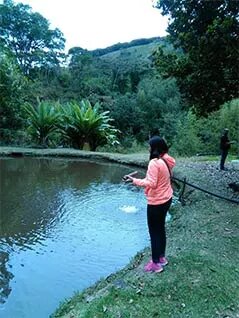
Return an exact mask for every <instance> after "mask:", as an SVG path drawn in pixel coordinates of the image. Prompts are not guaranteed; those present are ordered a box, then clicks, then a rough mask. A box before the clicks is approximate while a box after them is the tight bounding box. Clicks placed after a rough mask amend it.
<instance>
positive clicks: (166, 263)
mask: <svg viewBox="0 0 239 318" xmlns="http://www.w3.org/2000/svg"><path fill="white" fill-rule="evenodd" d="M159 264H160V265H161V266H166V265H168V260H167V258H166V257H164V256H162V257H160V258H159Z"/></svg>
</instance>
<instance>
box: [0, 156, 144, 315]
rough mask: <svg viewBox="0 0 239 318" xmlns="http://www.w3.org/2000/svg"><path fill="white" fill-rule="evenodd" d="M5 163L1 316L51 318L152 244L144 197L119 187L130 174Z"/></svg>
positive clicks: (84, 166)
mask: <svg viewBox="0 0 239 318" xmlns="http://www.w3.org/2000/svg"><path fill="white" fill-rule="evenodd" d="M0 164H1V213H0V317H4V318H33V317H34V318H45V317H48V316H49V315H50V314H51V313H52V312H54V310H55V309H56V308H57V307H58V305H59V302H61V301H63V300H64V299H66V298H69V297H71V296H72V295H73V293H74V292H75V291H77V290H79V291H80V290H82V289H84V288H86V287H89V286H90V285H92V284H94V283H95V282H96V281H97V280H98V279H100V278H103V277H106V276H108V275H109V274H110V273H112V272H115V271H117V270H119V269H121V268H123V267H124V266H125V265H126V264H127V263H128V262H129V261H130V259H131V258H132V257H133V256H134V255H135V254H136V253H137V252H138V251H140V250H141V249H142V248H144V247H145V246H147V245H149V238H148V232H147V225H146V215H145V213H146V208H145V207H146V200H145V198H144V194H143V191H142V190H139V189H138V188H135V187H132V186H131V185H125V184H123V183H122V182H121V177H122V176H123V175H124V174H126V173H129V172H131V171H132V169H130V168H129V167H126V166H123V165H119V164H110V163H99V162H89V161H85V160H69V159H36V158H3V159H0ZM142 175H143V174H142ZM130 207H133V209H131V208H130ZM128 208H129V209H128Z"/></svg>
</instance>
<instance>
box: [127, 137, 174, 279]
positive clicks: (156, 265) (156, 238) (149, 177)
mask: <svg viewBox="0 0 239 318" xmlns="http://www.w3.org/2000/svg"><path fill="white" fill-rule="evenodd" d="M149 145H150V157H149V159H150V161H149V165H148V169H147V173H146V177H145V178H144V179H138V178H135V177H134V176H133V175H131V174H128V175H126V176H124V178H123V180H125V181H126V182H132V183H133V184H134V185H136V186H140V187H144V188H145V195H146V198H147V203H148V204H147V222H148V230H149V235H150V241H151V253H152V259H151V260H150V261H149V262H148V264H147V265H146V266H145V267H144V269H145V271H147V272H156V273H159V272H162V271H163V267H164V266H165V265H167V264H168V260H167V259H166V257H165V249H166V232H165V219H166V214H167V211H168V210H169V207H170V205H171V202H172V196H173V189H172V186H171V173H172V169H173V167H174V166H175V159H174V158H173V157H171V156H169V155H168V146H167V144H166V142H165V140H164V139H163V138H161V137H158V136H154V137H152V138H151V139H150V140H149Z"/></svg>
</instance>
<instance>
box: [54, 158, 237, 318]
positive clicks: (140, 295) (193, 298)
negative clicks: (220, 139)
mask: <svg viewBox="0 0 239 318" xmlns="http://www.w3.org/2000/svg"><path fill="white" fill-rule="evenodd" d="M204 165H206V167H207V166H209V167H211V166H210V165H212V166H213V167H214V170H216V165H217V163H216V162H215V163H213V164H212V163H210V164H209V163H206V164H204ZM207 169H208V170H207ZM207 169H205V167H203V166H202V164H200V163H198V162H192V161H185V160H179V163H178V166H177V169H176V174H177V175H178V176H183V175H184V176H185V175H186V176H187V177H188V178H189V179H190V181H191V182H194V183H195V182H197V184H198V182H199V183H200V182H201V184H202V185H204V188H205V187H207V188H208V189H210V190H212V189H213V188H214V190H215V187H214V186H215V181H216V180H217V181H218V174H220V173H221V172H220V171H216V172H215V174H216V175H215V176H213V177H212V175H211V172H210V171H211V170H210V168H207ZM231 172H232V176H233V178H236V177H237V176H236V175H234V173H236V174H237V172H235V171H231ZM223 173H224V172H223ZM226 177H227V175H226V173H224V174H223V175H221V180H223V182H225V178H226ZM226 180H227V179H226ZM223 187H224V185H223V184H222V187H221V188H220V187H219V189H218V191H219V192H224V191H223ZM188 190H189V189H188ZM224 190H226V189H224ZM227 194H229V193H227ZM231 194H232V193H231ZM232 195H233V194H232ZM186 197H187V199H186V205H185V206H180V207H179V208H177V209H176V210H174V211H172V213H173V219H172V222H171V223H170V224H169V226H168V257H169V260H170V264H169V265H168V266H167V268H166V269H165V271H164V272H163V273H162V274H148V273H144V272H143V266H144V264H145V262H146V261H147V260H148V259H149V257H150V251H149V249H146V250H144V251H141V252H139V253H138V254H137V255H136V256H135V258H134V259H133V260H132V261H131V263H130V264H129V265H128V266H127V267H126V268H124V269H123V270H121V271H119V272H118V273H115V274H113V275H111V276H110V277H108V278H107V279H105V280H102V281H100V282H98V283H96V284H95V286H92V287H91V288H89V289H87V290H85V291H83V292H82V293H79V294H76V295H75V296H74V297H73V298H72V299H70V300H68V301H66V302H65V303H63V304H62V305H61V307H60V308H59V309H58V310H57V311H56V312H55V314H54V315H53V316H52V317H54V318H56V317H64V318H70V317H85V318H93V317H97V318H100V317H112V318H115V317H132V318H134V317H135V318H142V317H149V318H151V317H160V318H164V317H165V318H168V317H175V318H179V317H192V318H197V317H198V318H204V317H208V318H212V317H239V306H238V299H239V283H238V282H239V270H238V268H239V266H238V265H239V259H238V243H239V242H238V234H239V233H238V227H237V226H238V219H239V214H238V209H237V208H238V206H236V205H235V204H232V203H230V202H227V201H224V200H220V199H216V198H213V197H211V196H207V195H205V194H203V193H201V192H198V191H194V192H191V191H186Z"/></svg>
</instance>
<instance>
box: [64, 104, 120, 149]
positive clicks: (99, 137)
mask: <svg viewBox="0 0 239 318" xmlns="http://www.w3.org/2000/svg"><path fill="white" fill-rule="evenodd" d="M59 112H60V113H61V114H62V116H61V132H62V134H63V136H64V137H65V139H67V140H68V141H70V143H71V144H72V146H73V147H75V148H78V149H83V147H84V144H85V143H88V144H89V147H90V150H92V151H95V150H96V148H97V147H98V146H100V145H104V144H106V143H111V144H114V143H117V142H118V141H117V132H118V130H117V129H115V128H114V127H113V125H112V124H111V122H112V119H111V118H110V117H109V112H108V111H105V112H100V105H99V103H96V104H95V105H94V106H92V105H91V103H90V102H89V101H88V100H82V101H81V102H80V103H79V104H78V103H76V102H71V103H68V104H66V105H65V106H60V109H59Z"/></svg>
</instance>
